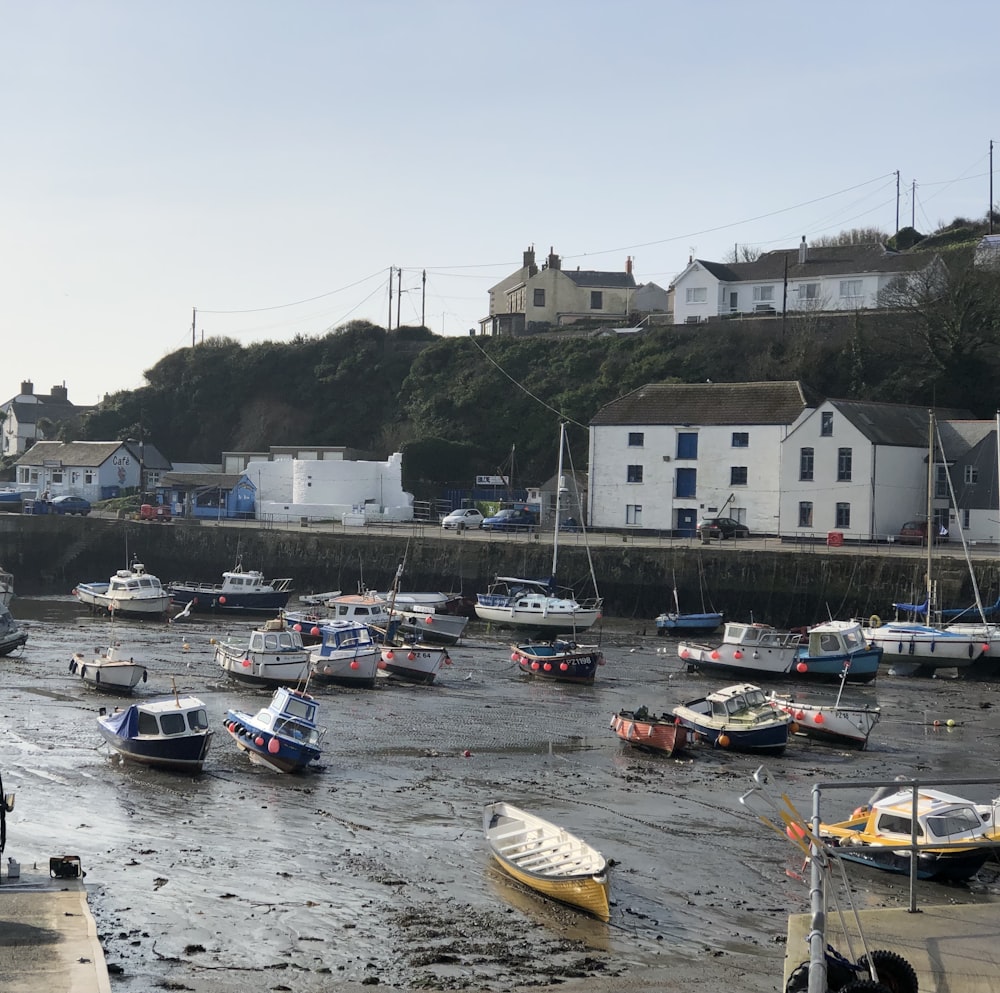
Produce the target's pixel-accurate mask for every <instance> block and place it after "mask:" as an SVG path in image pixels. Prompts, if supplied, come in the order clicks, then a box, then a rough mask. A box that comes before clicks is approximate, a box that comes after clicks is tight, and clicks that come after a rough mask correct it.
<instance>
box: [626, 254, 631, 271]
mask: <svg viewBox="0 0 1000 993" xmlns="http://www.w3.org/2000/svg"><path fill="white" fill-rule="evenodd" d="M625 275H626V276H631V275H632V256H631V255H630V256H629V257H628V258H627V259H625Z"/></svg>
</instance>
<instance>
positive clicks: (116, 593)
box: [73, 558, 170, 618]
mask: <svg viewBox="0 0 1000 993" xmlns="http://www.w3.org/2000/svg"><path fill="white" fill-rule="evenodd" d="M73 593H74V595H75V596H76V598H77V599H78V600H79V601H80V603H82V604H85V605H86V606H88V607H90V608H91V610H93V611H96V612H98V613H108V614H112V613H113V614H115V615H116V616H118V617H139V618H150V617H163V616H164V615H165V614H166V613H167V609H168V607H169V606H170V594H169V593H168V592H167V591H166V590H165V589H164V588H163V586H162V584H161V583H160V581H159V579H157V578H156V576H152V575H150V574H149V573H148V572H146V567H145V565H143V564H142V563H141V562H139V561H138V560H137V559H134V558H133V560H132V564H131V565H130V566H129V567H128V568H127V569H119V570H118V571H117V572H116V573H115V574H114V575H113V576H112V577H111V579H110V580H109V581H108V582H107V583H77V585H76V588H75V589H74V590H73Z"/></svg>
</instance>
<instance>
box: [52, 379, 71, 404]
mask: <svg viewBox="0 0 1000 993" xmlns="http://www.w3.org/2000/svg"><path fill="white" fill-rule="evenodd" d="M49 393H50V395H51V396H52V399H53V400H55V401H56V403H69V390H68V389H67V388H66V384H65V383H63V385H62V386H53V387H52V389H51V390H49Z"/></svg>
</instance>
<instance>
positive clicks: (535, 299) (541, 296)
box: [531, 289, 545, 307]
mask: <svg viewBox="0 0 1000 993" xmlns="http://www.w3.org/2000/svg"><path fill="white" fill-rule="evenodd" d="M531 302H532V303H533V304H534V305H535V306H536V307H544V306H545V290H542V289H537V290H534V291H533V295H532V299H531Z"/></svg>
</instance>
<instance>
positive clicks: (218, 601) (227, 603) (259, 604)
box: [167, 585, 291, 614]
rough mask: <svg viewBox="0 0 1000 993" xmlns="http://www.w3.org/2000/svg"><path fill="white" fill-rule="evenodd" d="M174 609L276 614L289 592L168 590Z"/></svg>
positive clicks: (209, 588)
mask: <svg viewBox="0 0 1000 993" xmlns="http://www.w3.org/2000/svg"><path fill="white" fill-rule="evenodd" d="M167 591H168V593H169V595H170V601H171V603H172V604H173V605H174V606H175V607H186V606H187V605H188V604H191V610H192V612H193V613H196V614H276V613H277V612H278V611H279V610H284V609H285V607H287V606H288V600H289V598H290V597H291V592H290V591H289V592H282V593H278V592H266V593H233V592H223V590H222V588H221V587H219V586H197V585H174V586H168V587H167Z"/></svg>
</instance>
